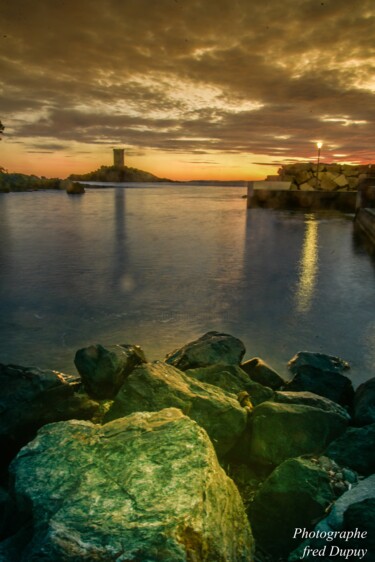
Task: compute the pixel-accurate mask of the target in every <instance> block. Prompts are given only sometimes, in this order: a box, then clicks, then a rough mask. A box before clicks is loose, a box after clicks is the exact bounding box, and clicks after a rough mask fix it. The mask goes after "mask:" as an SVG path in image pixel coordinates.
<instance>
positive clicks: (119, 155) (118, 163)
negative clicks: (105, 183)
mask: <svg viewBox="0 0 375 562" xmlns="http://www.w3.org/2000/svg"><path fill="white" fill-rule="evenodd" d="M124 153H125V150H124V149H123V148H114V149H113V165H114V167H115V168H123V167H124V165H125V155H124Z"/></svg>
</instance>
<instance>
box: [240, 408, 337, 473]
mask: <svg viewBox="0 0 375 562" xmlns="http://www.w3.org/2000/svg"><path fill="white" fill-rule="evenodd" d="M250 421H251V426H250V428H249V429H250V433H251V438H250V449H249V450H248V462H249V463H251V462H253V461H254V460H257V461H258V462H262V463H268V464H270V465H278V464H280V463H282V462H283V461H284V460H286V459H288V458H290V457H297V456H300V455H304V454H319V453H321V452H323V451H324V449H325V448H326V447H327V445H328V443H330V442H331V441H332V440H333V439H335V438H336V437H338V436H339V435H340V434H341V433H343V432H344V431H345V429H346V427H347V419H346V418H344V417H343V416H341V415H339V414H337V413H332V412H326V411H324V410H321V409H320V408H312V407H311V406H304V405H302V404H277V403H273V402H263V403H262V404H260V405H259V406H257V407H256V408H254V410H253V412H252V415H251V420H250ZM240 441H241V440H240ZM240 441H239V443H240Z"/></svg>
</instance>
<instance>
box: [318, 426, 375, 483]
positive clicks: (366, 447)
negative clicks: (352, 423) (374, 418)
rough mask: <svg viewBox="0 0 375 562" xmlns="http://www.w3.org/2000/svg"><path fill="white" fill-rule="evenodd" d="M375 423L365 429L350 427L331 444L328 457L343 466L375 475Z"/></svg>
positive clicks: (327, 452)
mask: <svg viewBox="0 0 375 562" xmlns="http://www.w3.org/2000/svg"><path fill="white" fill-rule="evenodd" d="M374 444H375V423H373V424H371V425H366V426H364V427H348V429H347V430H346V431H345V432H344V433H343V434H342V435H340V437H338V438H337V439H335V440H334V441H332V443H330V444H329V446H328V448H327V450H326V453H325V454H326V455H327V456H328V457H330V458H332V459H334V460H335V461H336V462H337V463H338V464H340V465H341V466H346V467H349V468H351V469H352V470H356V471H357V472H359V474H363V475H364V476H369V475H370V474H373V473H375V447H374Z"/></svg>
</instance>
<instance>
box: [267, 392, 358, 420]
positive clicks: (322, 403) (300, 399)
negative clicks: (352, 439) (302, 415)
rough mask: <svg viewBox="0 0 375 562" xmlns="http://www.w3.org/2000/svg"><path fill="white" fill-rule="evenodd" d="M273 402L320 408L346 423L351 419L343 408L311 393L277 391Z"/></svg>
mask: <svg viewBox="0 0 375 562" xmlns="http://www.w3.org/2000/svg"><path fill="white" fill-rule="evenodd" d="M274 402H279V403H281V404H304V405H305V406H312V407H313V408H320V409H321V410H325V411H326V412H332V413H336V414H339V415H340V416H342V417H343V418H346V419H347V420H348V421H349V420H350V419H351V417H350V415H349V413H348V412H347V410H346V409H345V408H343V407H342V406H340V404H337V402H333V401H332V400H329V399H328V398H324V396H319V395H318V394H314V393H313V392H303V391H300V392H286V391H277V392H275V395H274Z"/></svg>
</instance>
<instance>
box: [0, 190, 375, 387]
mask: <svg viewBox="0 0 375 562" xmlns="http://www.w3.org/2000/svg"><path fill="white" fill-rule="evenodd" d="M244 194H245V190H244V189H243V188H214V187H204V188H203V187H191V186H189V187H183V186H173V185H170V186H168V187H161V186H157V187H155V186H150V187H147V186H145V187H137V188H129V189H123V188H111V189H108V188H106V189H92V190H87V192H86V194H85V195H84V196H82V197H68V196H67V195H66V194H65V193H59V192H55V193H53V192H51V193H48V192H45V193H17V194H16V193H14V194H6V195H2V196H1V198H0V236H1V244H0V290H1V293H0V295H1V296H0V312H1V317H0V361H2V362H17V363H21V364H25V365H30V364H36V365H39V366H41V367H49V368H57V369H60V370H62V371H66V372H75V368H74V366H73V357H74V353H75V351H76V350H77V349H78V348H80V347H82V346H85V345H88V344H90V343H96V342H100V343H102V344H104V345H106V344H110V343H125V342H127V343H139V344H140V345H142V346H143V347H144V349H145V351H146V354H147V355H148V357H149V358H150V359H155V358H163V357H164V355H165V353H167V352H169V351H171V350H173V349H174V348H175V347H176V346H179V345H181V344H183V343H185V342H187V341H189V340H191V339H193V338H195V337H197V336H199V335H201V334H202V333H204V332H205V331H207V330H212V329H216V330H225V331H227V332H229V333H233V334H234V335H236V336H238V337H240V338H241V339H242V340H243V341H244V343H245V345H246V347H247V357H253V356H255V355H257V356H260V357H262V358H264V359H265V360H266V361H268V362H269V363H270V364H271V365H272V366H274V367H275V368H277V369H279V370H280V371H281V372H282V373H284V374H285V364H286V362H287V361H288V359H289V358H290V357H291V356H292V355H293V354H294V353H295V352H296V351H298V350H300V349H310V350H316V351H323V352H326V353H333V354H338V355H341V356H342V357H344V358H345V359H347V360H349V361H351V363H352V365H353V378H354V381H355V383H358V382H359V381H360V380H364V379H366V378H369V377H370V376H375V373H374V364H375V345H374V338H375V322H374V320H375V319H374V313H373V308H374V307H373V303H374V301H375V298H374V297H375V283H374V263H373V261H371V259H370V258H369V256H368V255H367V254H366V252H365V251H364V250H362V248H361V247H357V246H356V245H354V244H353V236H352V223H351V220H350V217H345V216H344V215H339V214H337V215H332V214H330V215H328V214H324V213H323V214H319V215H317V214H313V215H303V214H300V213H291V212H282V211H278V212H276V211H269V210H262V209H254V210H246V202H245V200H244V199H243V198H242V195H244Z"/></svg>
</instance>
